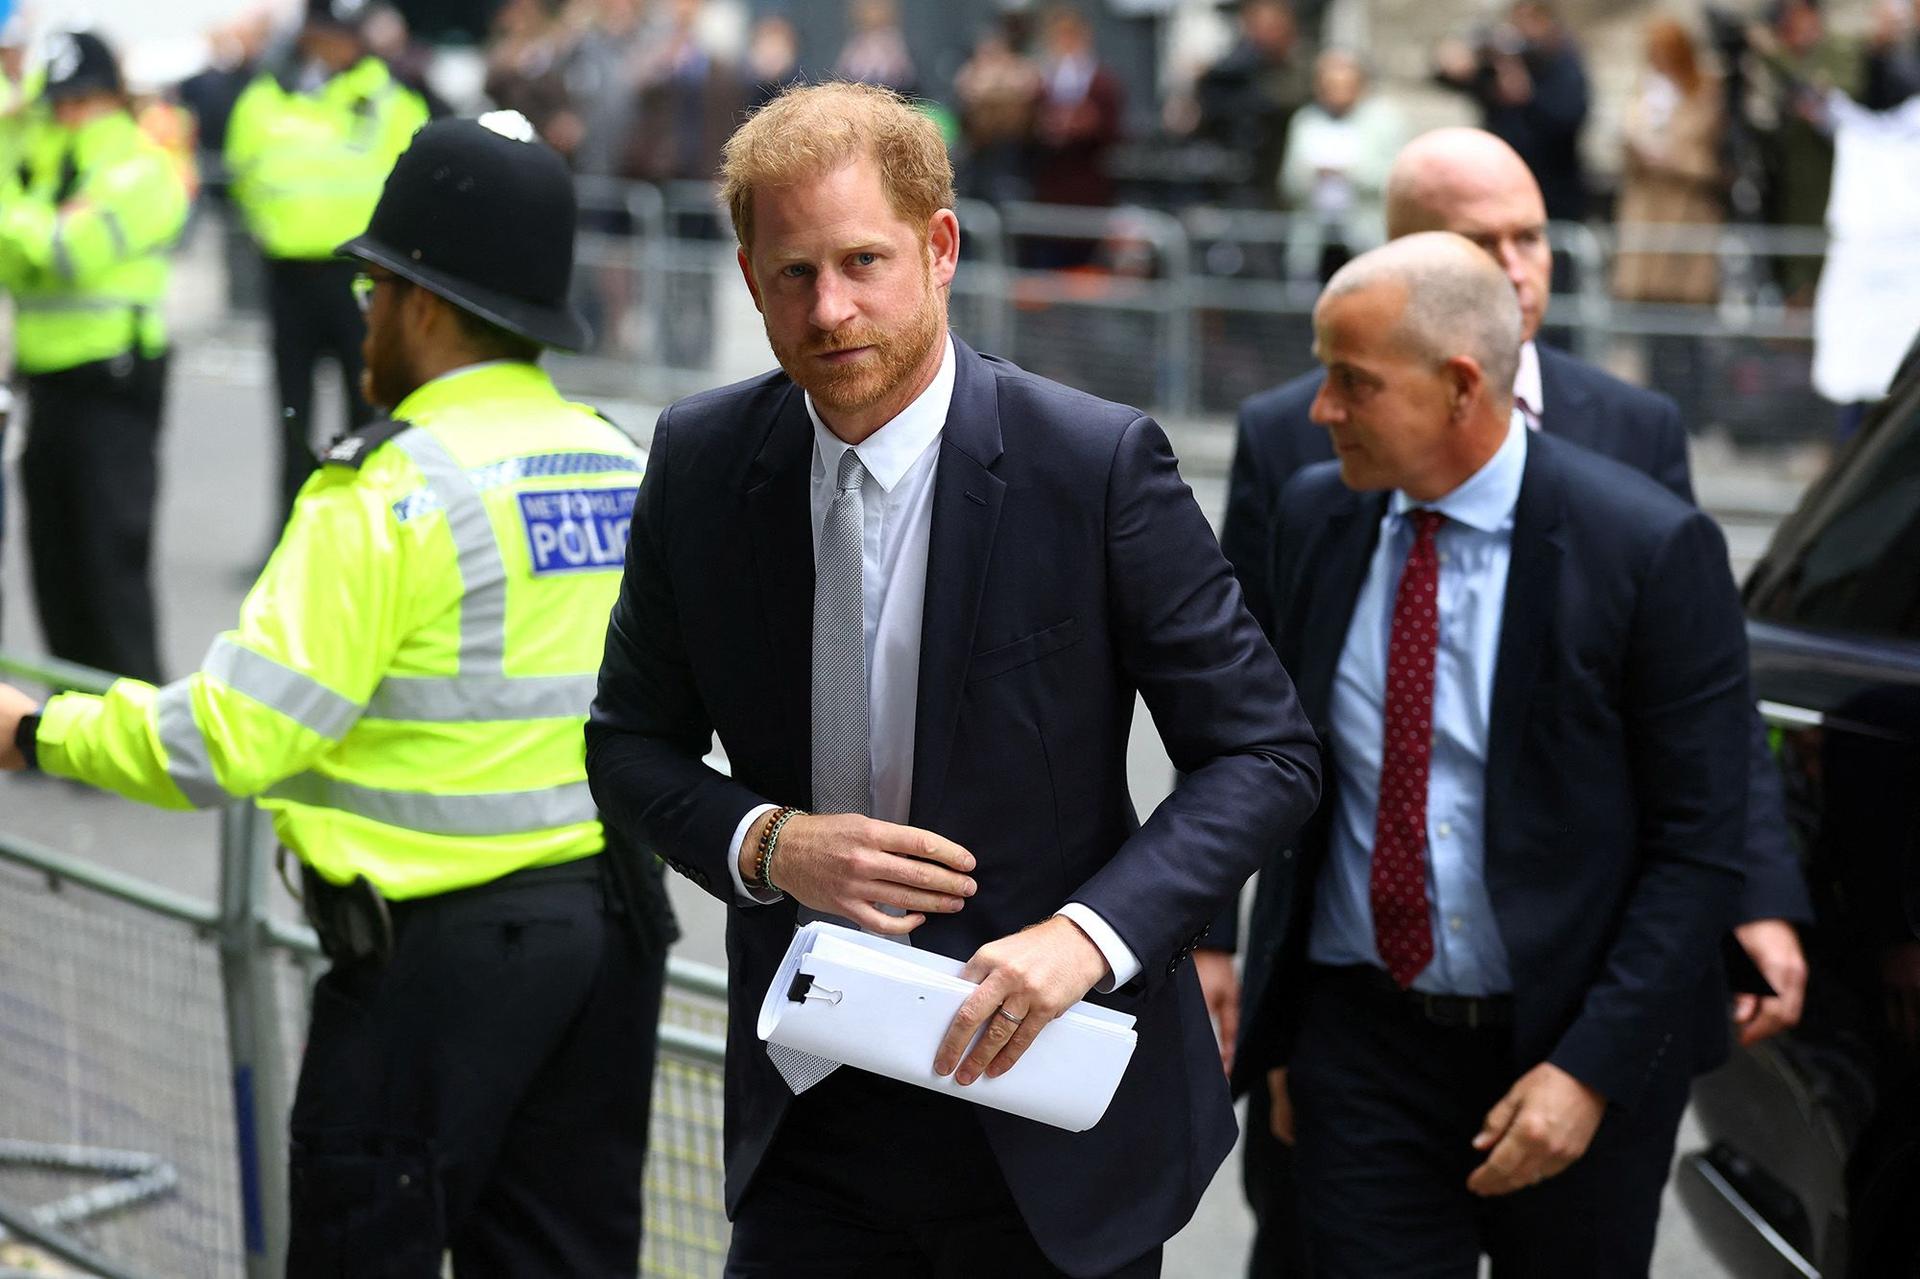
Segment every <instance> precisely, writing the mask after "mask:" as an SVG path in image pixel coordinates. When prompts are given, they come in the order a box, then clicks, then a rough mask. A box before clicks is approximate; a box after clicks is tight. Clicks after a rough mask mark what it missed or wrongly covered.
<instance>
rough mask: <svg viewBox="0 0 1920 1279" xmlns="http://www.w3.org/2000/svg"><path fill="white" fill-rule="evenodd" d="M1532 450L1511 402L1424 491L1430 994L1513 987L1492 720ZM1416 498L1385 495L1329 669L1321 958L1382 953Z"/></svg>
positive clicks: (1368, 957) (1368, 959) (1318, 931)
mask: <svg viewBox="0 0 1920 1279" xmlns="http://www.w3.org/2000/svg"><path fill="white" fill-rule="evenodd" d="M1526 461H1527V429H1526V423H1525V419H1524V418H1522V417H1521V415H1520V413H1519V412H1518V411H1517V410H1516V411H1515V413H1514V415H1513V419H1512V422H1511V424H1510V425H1509V427H1508V430H1507V438H1506V441H1505V442H1504V443H1503V444H1502V445H1501V446H1500V449H1499V451H1498V452H1497V453H1495V454H1494V455H1493V457H1492V458H1491V459H1490V460H1489V461H1488V462H1487V464H1486V465H1485V466H1483V467H1481V468H1480V469H1479V470H1478V471H1476V472H1474V473H1473V475H1472V476H1470V477H1469V478H1468V479H1467V480H1466V482H1465V483H1463V484H1461V485H1460V487H1458V488H1456V489H1454V490H1453V492H1451V493H1449V494H1447V495H1446V496H1445V497H1443V498H1441V499H1440V500H1438V501H1436V502H1430V503H1426V504H1425V505H1426V506H1427V507H1429V508H1430V509H1432V510H1436V511H1439V512H1440V513H1441V514H1442V515H1445V516H1446V517H1447V522H1446V523H1445V524H1443V525H1441V526H1440V530H1439V532H1438V534H1437V535H1436V537H1435V547H1436V549H1437V550H1438V552H1439V557H1440V581H1439V597H1440V641H1439V649H1438V651H1437V652H1436V653H1435V656H1434V676H1433V757H1432V762H1431V764H1430V766H1429V771H1428V775H1427V859H1426V860H1427V900H1428V903H1429V906H1430V909H1431V912H1432V920H1433V942H1434V945H1433V962H1432V963H1430V964H1428V965H1427V967H1426V969H1425V970H1424V971H1422V972H1421V974H1420V975H1419V976H1418V977H1417V978H1415V979H1414V983H1413V988H1414V989H1415V990H1422V991H1427V992H1430V993H1433V994H1447V995H1495V994H1505V993H1508V992H1510V991H1511V990H1512V989H1513V978H1512V975H1511V973H1510V971H1509V969H1508V967H1507V950H1506V946H1505V944H1504V943H1503V942H1502V941H1501V939H1500V930H1499V927H1498V926H1497V924H1496V923H1495V920H1494V917H1493V903H1492V900H1491V899H1490V898H1489V897H1488V895H1487V884H1486V875H1485V863H1486V826H1485V818H1486V770H1487V737H1488V732H1487V729H1488V720H1489V716H1490V712H1491V707H1492V703H1493V676H1494V665H1495V661H1496V659H1497V658H1498V656H1499V652H1500V624H1501V618H1502V615H1503V613H1504V611H1505V607H1506V597H1507V569H1508V566H1509V565H1510V564H1511V563H1512V559H1513V511H1514V506H1515V505H1516V504H1517V502H1518V501H1519V498H1520V478H1521V474H1522V472H1523V471H1524V470H1525V468H1526ZM1419 505H1421V503H1417V502H1415V501H1414V500H1413V499H1411V498H1409V497H1408V496H1407V495H1406V494H1405V493H1401V492H1398V491H1396V492H1395V493H1394V494H1393V496H1392V498H1391V500H1390V501H1389V502H1388V503H1387V513H1386V515H1385V516H1384V517H1383V518H1382V520H1381V524H1380V539H1379V543H1378V544H1377V545H1376V547H1375V548H1374V552H1373V559H1372V561H1371V562H1370V563H1369V565H1368V567H1367V580H1366V582H1365V584H1363V585H1362V587H1361V588H1360V597H1359V599H1358V601H1357V602H1356V603H1355V605H1354V609H1353V621H1352V623H1351V624H1350V625H1349V627H1348V629H1347V638H1346V642H1345V643H1344V644H1343V645H1342V646H1341V649H1340V662H1339V666H1338V667H1337V668H1336V669H1335V672H1334V681H1333V699H1332V707H1331V724H1330V727H1331V730H1332V738H1333V740H1332V743H1331V755H1332V760H1333V767H1334V772H1335V776H1336V777H1337V778H1338V786H1337V796H1338V801H1337V805H1336V808H1335V811H1334V814H1333V831H1332V839H1331V846H1330V848H1329V850H1328V857H1327V864H1326V866H1325V867H1324V868H1323V869H1322V871H1321V874H1320V879H1319V884H1318V889H1317V892H1316V895H1315V899H1314V911H1313V932H1312V934H1311V936H1310V939H1309V942H1308V955H1309V956H1310V958H1311V959H1312V960H1313V962H1315V963H1318V964H1372V965H1374V966H1375V967H1380V968H1384V967H1385V965H1384V964H1382V963H1381V962H1380V951H1379V948H1378V947H1377V946H1376V945H1375V944H1374V933H1373V907H1372V904H1371V895H1370V893H1369V890H1368V882H1369V879H1370V877H1371V873H1372V867H1373V836H1374V822H1375V817H1376V812H1377V809H1378V807H1379V796H1380V746H1381V737H1382V735H1383V732H1384V715H1383V712H1382V709H1381V708H1382V707H1383V705H1384V704H1385V700H1386V684H1387V643H1388V640H1389V638H1390V637H1391V635H1392V631H1393V600H1394V595H1395V594H1396V592H1397V591H1398V590H1399V586H1400V572H1401V569H1402V568H1403V567H1405V565H1406V562H1407V552H1408V551H1409V550H1410V549H1411V548H1412V546H1413V521H1412V520H1410V519H1409V518H1408V512H1410V511H1412V510H1413V509H1415V508H1416V507H1417V506H1419Z"/></svg>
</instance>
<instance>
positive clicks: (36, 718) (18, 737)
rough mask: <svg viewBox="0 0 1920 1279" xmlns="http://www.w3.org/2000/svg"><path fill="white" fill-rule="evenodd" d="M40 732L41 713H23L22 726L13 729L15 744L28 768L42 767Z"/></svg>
mask: <svg viewBox="0 0 1920 1279" xmlns="http://www.w3.org/2000/svg"><path fill="white" fill-rule="evenodd" d="M39 732H40V715H39V713H38V712H35V713H34V714H32V715H22V716H21V717H20V726H19V727H18V728H16V729H14V730H13V746H14V749H15V750H17V751H19V752H20V754H21V756H22V757H23V758H24V759H25V760H26V761H27V767H28V768H34V769H37V768H39V767H40V747H39V742H38V740H37V738H38V735H39Z"/></svg>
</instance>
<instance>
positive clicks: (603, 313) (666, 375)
mask: <svg viewBox="0 0 1920 1279" xmlns="http://www.w3.org/2000/svg"><path fill="white" fill-rule="evenodd" d="M579 203H580V238H579V245H578V251H577V253H576V259H577V264H576V288H575V295H576V298H577V299H578V300H579V301H580V303H581V305H582V306H583V308H584V309H585V311H586V312H587V314H588V318H589V319H590V320H591V321H592V323H593V325H594V329H595V331H596V335H597V337H596V345H595V347H594V349H593V350H591V351H589V352H586V353H584V354H582V355H580V356H576V357H566V358H563V359H560V360H558V361H556V363H558V364H559V365H561V366H562V367H563V368H564V369H565V371H566V373H567V375H568V384H569V385H570V386H575V387H579V388H581V390H582V392H583V393H586V394H591V395H596V396H600V397H603V398H606V399H612V400H616V401H617V400H627V399H632V400H639V401H644V402H649V403H655V404H658V403H664V402H667V401H669V400H672V399H674V398H677V397H679V396H682V395H685V394H689V393H691V392H694V391H697V390H702V389H705V388H708V387H711V386H713V385H715V384H716V383H718V382H723V381H728V380H732V379H734V378H737V377H746V376H751V375H753V374H755V373H758V372H760V371H761V370H763V369H764V368H765V367H767V365H768V363H769V360H768V355H767V352H766V350H765V347H764V345H763V344H761V343H760V341H759V333H758V319H757V317H756V316H755V315H754V313H753V310H752V307H751V304H750V302H749V300H748V299H747V297H746V295H745V291H744V290H743V289H742V288H741V286H740V281H739V273H738V269H737V267H736V266H735V263H734V248H733V238H732V231H731V227H730V225H729V223H728V219H727V215H726V211H725V210H724V209H722V208H720V207H719V205H718V204H717V202H716V196H715V191H714V188H713V186H712V185H711V184H709V183H704V182H671V183H664V184H657V185H656V184H650V183H638V182H618V181H612V180H608V179H588V178H583V179H581V180H580V186H579ZM957 212H958V214H959V217H960V222H961V227H962V236H961V255H962V266H961V270H960V274H959V276H958V278H957V279H956V280H955V283H954V288H953V293H952V299H951V314H952V321H953V327H954V330H955V331H956V332H957V333H959V334H960V335H961V336H962V337H963V338H965V339H966V340H968V341H969V342H971V343H973V344H974V345H975V346H977V347H979V348H981V349H983V350H988V351H994V352H996V353H1000V354H1004V355H1006V356H1007V357H1009V358H1010V359H1013V360H1015V361H1016V362H1018V363H1020V364H1021V365H1023V366H1025V367H1027V368H1029V369H1032V370H1033V371H1034V372H1037V373H1042V374H1045V375H1048V376H1051V377H1055V378H1058V379H1060V380H1062V381H1065V382H1068V383H1070V384H1072V385H1075V386H1078V387H1081V388H1082V389H1085V390H1088V391H1091V392H1093V393H1094V394H1097V395H1101V396H1104V397H1107V398H1109V399H1115V400H1120V401H1123V402H1127V403H1132V404H1137V405H1139V406H1140V407H1142V408H1144V409H1148V410H1151V411H1154V412H1156V413H1159V414H1161V415H1162V416H1163V417H1172V418H1176V419H1178V418H1194V417H1207V416H1214V417H1217V416H1221V415H1226V414H1230V413H1232V412H1233V411H1234V410H1235V408H1236V407H1237V406H1238V404H1239V402H1240V401H1241V400H1242V399H1244V398H1245V397H1246V396H1248V395H1251V394H1253V393H1254V392H1256V391H1258V390H1261V389H1263V388H1265V387H1268V386H1272V385H1274V384H1275V383H1277V382H1280V381H1283V380H1285V379H1287V378H1289V377H1292V376H1295V375H1296V374H1298V373H1301V372H1304V371H1306V370H1307V369H1309V368H1311V367H1312V357H1311V355H1310V347H1311V339H1312V334H1311V317H1312V310H1313V302H1314V299H1315V298H1316V297H1317V295H1318V292H1319V273H1320V271H1321V270H1322V269H1324V267H1325V265H1326V263H1325V262H1324V261H1323V260H1322V259H1321V258H1320V256H1319V254H1318V252H1317V250H1316V251H1315V252H1313V253H1302V252H1296V251H1295V248H1296V246H1300V245H1313V246H1318V245H1321V244H1323V243H1324V242H1325V240H1326V239H1327V234H1326V231H1325V228H1323V227H1322V226H1321V225H1320V224H1319V223H1318V222H1317V221H1316V220H1315V219H1313V218H1312V217H1310V216H1304V215H1299V214H1288V213H1275V212H1265V211H1259V210H1249V209H1226V208H1213V207H1194V208H1188V209H1185V210H1182V211H1181V212H1180V213H1179V214H1178V215H1174V214H1169V213H1165V212H1161V211H1158V210H1152V209H1144V208H1131V207H1119V208H1111V209H1086V208H1071V207H1065V206H1058V205H1041V204H1032V203H1004V204H998V205H989V204H984V203H980V202H977V201H968V200H963V201H960V202H959V204H958V208H957ZM1549 239H1550V241H1551V244H1552V246H1553V251H1554V254H1555V270H1554V296H1553V298H1552V302H1551V307H1550V311H1549V314H1548V318H1547V336H1548V338H1549V340H1551V341H1553V342H1555V343H1557V344H1559V345H1562V346H1565V347H1568V348H1570V349H1572V350H1574V351H1575V352H1576V353H1578V354H1580V355H1582V356H1584V357H1586V358H1588V359H1590V360H1594V361H1597V362H1599V363H1602V364H1605V365H1607V366H1608V367H1611V368H1613V369H1615V370H1616V371H1617V372H1620V373H1622V374H1623V375H1625V376H1627V377H1629V378H1632V379H1635V380H1639V381H1643V382H1647V383H1650V384H1652V385H1656V386H1658V387H1660V389H1662V390H1665V391H1667V392H1668V393H1669V394H1671V395H1673V396H1674V397H1675V398H1676V399H1678V400H1679V401H1680V402H1681V406H1682V410H1683V413H1684V416H1685V419H1686V421H1687V423H1688V424H1689V426H1690V427H1692V428H1693V429H1696V430H1706V429H1709V428H1716V427H1717V428H1723V429H1725V430H1726V431H1727V432H1729V433H1730V434H1732V435H1733V436H1735V437H1736V438H1740V439H1742V440H1746V441H1752V442H1770V441H1788V440H1797V439H1804V438H1809V437H1819V436H1824V435H1825V434H1826V433H1827V429H1828V426H1829V424H1830V422H1831V419H1832V409H1831V407H1830V406H1828V405H1827V404H1825V402H1824V401H1822V400H1820V399H1819V398H1818V397H1817V396H1816V395H1815V394H1814V393H1813V391H1812V388H1811V384H1810V369H1811V356H1812V336H1813V335H1812V321H1811V315H1810V312H1809V309H1808V307H1807V305H1806V301H1807V296H1806V287H1805V286H1806V281H1807V279H1808V278H1810V276H1811V274H1813V273H1817V270H1818V267H1819V265H1820V259H1821V257H1822V256H1823V255H1824V252H1825V248H1826V236H1825V233H1824V232H1822V231H1819V230H1817V229H1805V228H1780V227H1762V226H1743V225H1733V224H1729V225H1725V226H1713V227H1636V226H1627V227H1600V226H1595V225H1588V224H1583V223H1556V224H1554V225H1552V226H1551V227H1550V228H1549ZM1350 247H1352V248H1354V249H1363V248H1366V247H1370V246H1369V245H1368V244H1366V243H1355V244H1353V245H1351V246H1350ZM1636 253H1661V254H1678V255H1690V256H1692V257H1695V258H1706V259H1710V260H1711V261H1712V263H1713V264H1714V272H1713V277H1714V297H1713V299H1712V300H1711V301H1703V302H1644V301H1634V300H1628V299H1622V298H1618V297H1616V296H1615V294H1614V287H1613V286H1614V273H1615V268H1616V265H1617V263H1618V262H1619V261H1620V260H1621V257H1622V255H1624V254H1636ZM229 269H230V270H231V269H232V268H231V267H229ZM183 345H186V344H185V343H183ZM636 425H637V424H636Z"/></svg>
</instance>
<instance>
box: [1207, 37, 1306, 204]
mask: <svg viewBox="0 0 1920 1279" xmlns="http://www.w3.org/2000/svg"><path fill="white" fill-rule="evenodd" d="M1312 43H1313V42H1312V41H1311V40H1307V39H1303V38H1302V36H1301V27H1300V23H1299V21H1298V19H1297V18H1296V16H1295V14H1294V11H1293V8H1292V7H1291V6H1290V5H1289V4H1288V3H1287V2H1286V0H1246V2H1245V3H1243V4H1242V5H1241V6H1240V16H1239V34H1238V35H1237V36H1236V38H1235V39H1234V42H1233V45H1232V47H1230V48H1229V49H1228V50H1227V51H1226V53H1224V54H1222V55H1221V56H1220V58H1219V59H1218V60H1217V61H1216V62H1214V64H1213V65H1212V66H1210V67H1208V68H1207V69H1206V70H1205V71H1203V72H1201V73H1200V76H1199V78H1198V79H1197V80H1195V81H1194V85H1193V90H1192V103H1191V106H1190V107H1189V108H1187V110H1188V111H1189V112H1190V115H1191V124H1190V125H1189V126H1187V127H1185V128H1183V129H1181V131H1183V132H1188V133H1190V134H1191V135H1192V136H1193V137H1194V138H1195V139H1198V140H1201V141H1205V142H1210V143H1213V144H1215V145H1217V146H1221V147H1225V148H1227V149H1228V150H1229V151H1231V152H1233V153H1235V154H1238V155H1243V156H1245V157H1247V159H1248V161H1249V162H1250V164H1251V166H1252V174H1251V177H1252V181H1251V183H1250V190H1249V192H1248V195H1249V196H1250V197H1251V202H1252V203H1255V204H1259V205H1266V204H1270V203H1271V202H1272V201H1273V198H1274V195H1275V187H1274V183H1275V182H1276V181H1277V180H1278V179H1279V177H1280V173H1281V166H1282V165H1283V164H1284V163H1285V157H1286V145H1287V137H1288V130H1289V128H1290V127H1291V125H1292V122H1293V118H1294V115H1295V113H1296V112H1298V111H1299V110H1300V109H1301V108H1302V107H1303V106H1305V105H1306V104H1307V103H1308V102H1309V101H1310V100H1311V99H1312V96H1313V91H1314V60H1313V50H1312ZM1176 127H1178V126H1176Z"/></svg>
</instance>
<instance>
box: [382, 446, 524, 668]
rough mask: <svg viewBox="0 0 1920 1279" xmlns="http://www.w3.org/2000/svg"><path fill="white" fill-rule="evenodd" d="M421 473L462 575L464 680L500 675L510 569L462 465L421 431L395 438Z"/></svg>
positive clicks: (481, 500) (482, 502)
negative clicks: (443, 514)
mask: <svg viewBox="0 0 1920 1279" xmlns="http://www.w3.org/2000/svg"><path fill="white" fill-rule="evenodd" d="M393 443H394V447H395V448H398V449H401V450H402V451H404V452H405V453H406V455H407V456H408V457H410V458H412V459H413V464H414V465H415V466H417V467H419V468H420V475H421V478H423V479H425V480H426V482H427V487H428V489H430V490H431V491H432V492H433V495H434V497H435V499H437V500H438V501H439V503H440V507H441V509H442V510H444V511H445V512H446V514H447V530H448V532H450V533H451V534H452V535H453V545H454V550H455V553H456V556H457V562H458V565H459V570H460V588H461V589H460V665H459V673H460V674H461V675H463V676H465V675H500V674H503V673H504V672H503V668H504V666H505V664H506V660H507V565H506V560H505V559H504V558H503V557H502V556H501V554H500V543H499V541H498V539H496V538H495V537H494V535H493V520H492V519H491V518H490V517H489V516H488V515H487V503H486V500H485V499H484V498H482V497H481V496H480V490H479V489H477V488H475V487H474V484H473V481H472V480H471V479H469V478H468V476H467V473H466V471H465V470H464V469H463V468H462V467H461V465H460V464H459V463H458V462H456V461H454V460H453V455H452V454H450V453H448V452H447V450H446V449H445V448H443V447H442V446H441V444H440V441H438V440H436V439H434V438H433V436H431V435H429V434H428V433H427V432H426V431H423V430H421V429H420V428H418V427H414V428H413V429H411V430H408V431H403V432H401V433H400V434H399V435H396V436H395V437H394V439H393Z"/></svg>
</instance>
